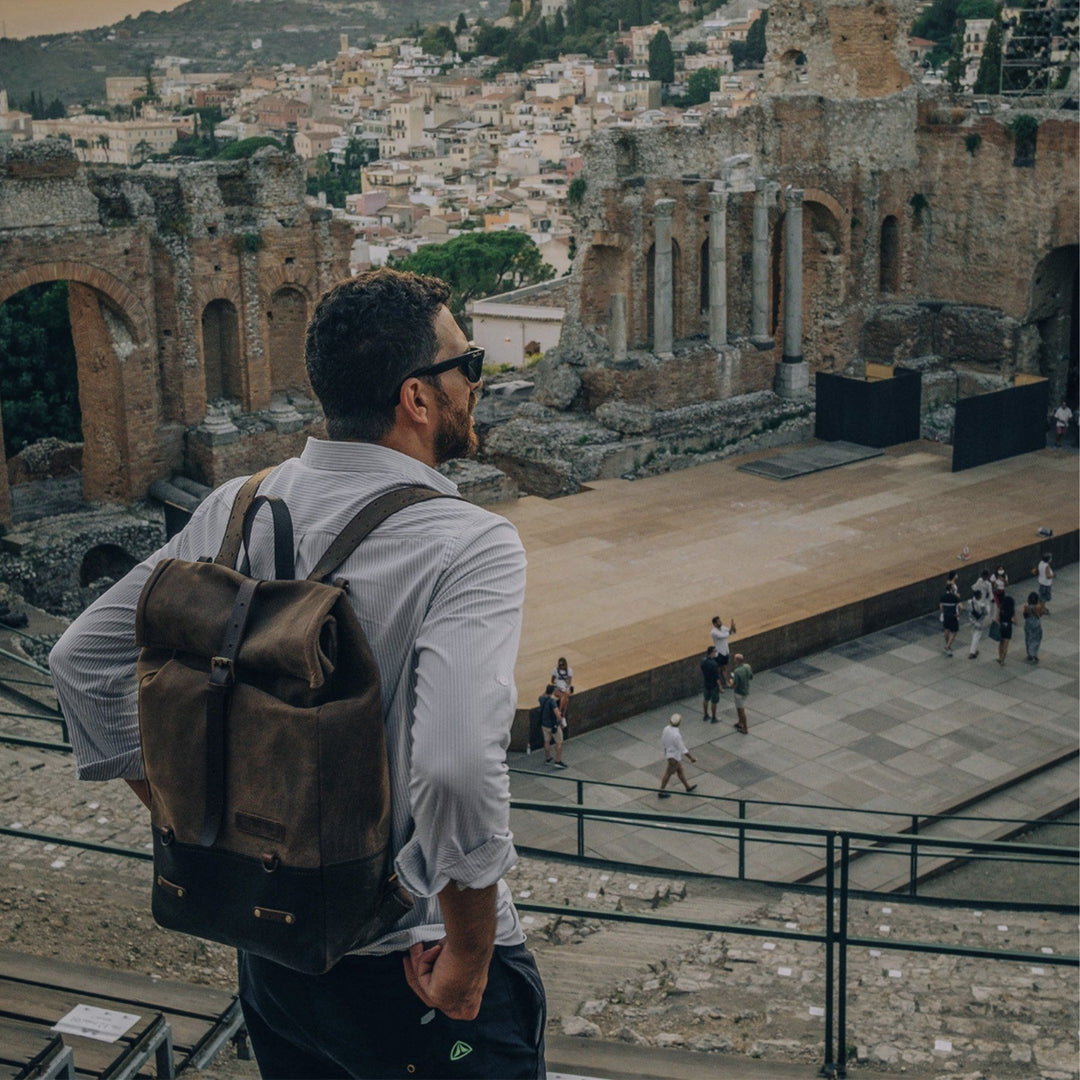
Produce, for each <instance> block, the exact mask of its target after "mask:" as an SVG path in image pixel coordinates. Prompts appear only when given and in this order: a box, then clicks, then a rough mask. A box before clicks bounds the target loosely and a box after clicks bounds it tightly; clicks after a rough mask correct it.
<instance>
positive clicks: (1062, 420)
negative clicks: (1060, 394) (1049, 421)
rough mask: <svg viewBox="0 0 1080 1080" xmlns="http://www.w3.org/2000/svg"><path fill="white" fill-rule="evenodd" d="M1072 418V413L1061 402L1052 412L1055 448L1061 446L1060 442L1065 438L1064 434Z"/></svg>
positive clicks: (1063, 402)
mask: <svg viewBox="0 0 1080 1080" xmlns="http://www.w3.org/2000/svg"><path fill="white" fill-rule="evenodd" d="M1072 418H1073V411H1072V409H1070V408H1069V406H1068V405H1067V404H1066V403H1065V401H1064V400H1062V402H1061V404H1060V405H1059V406H1058V407H1057V408H1056V409H1055V410H1054V427H1055V429H1056V438H1055V439H1054V445H1055V446H1061V440H1062V439H1063V438H1064V437H1065V432H1067V431H1068V430H1069V424H1070V423H1071V421H1072Z"/></svg>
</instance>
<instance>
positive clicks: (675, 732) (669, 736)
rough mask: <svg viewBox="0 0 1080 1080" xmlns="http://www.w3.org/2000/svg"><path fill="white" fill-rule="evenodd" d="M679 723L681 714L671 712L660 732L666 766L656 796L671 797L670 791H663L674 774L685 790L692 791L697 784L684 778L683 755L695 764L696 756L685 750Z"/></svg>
mask: <svg viewBox="0 0 1080 1080" xmlns="http://www.w3.org/2000/svg"><path fill="white" fill-rule="evenodd" d="M681 723H682V714H681V713H672V714H671V719H670V720H669V721H668V724H667V727H665V728H664V730H663V731H662V732H661V733H660V745H661V746H662V747H663V749H664V757H665V758H666V759H667V767H666V768H665V769H664V775H663V777H662V778H661V780H660V790H659V791H658V792H657V798H660V799H670V798H671V792H670V791H665V790H664V788H666V787H667V782H668V781H669V780H670V779H671V778H672V777H673V776H676V775H677V776H678V777H679V779H680V780H681V781H682V785H683V787H684V788H686V790H687V791H693V790H694V789H695V788H696V787H697V784H691V783H690V781H689V780H687V779H686V770H685V769H684V768H683V763H682V759H683V758H684V757H685V758H686V759H687V760H688V761H690V762H691V764H695V765H696V764H697V758H695V757H694V755H693V754H691V753H690V751H689V750H687V748H686V743H684V742H683V737H682V732H681V731H679V725H680V724H681Z"/></svg>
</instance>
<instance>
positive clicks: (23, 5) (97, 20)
mask: <svg viewBox="0 0 1080 1080" xmlns="http://www.w3.org/2000/svg"><path fill="white" fill-rule="evenodd" d="M183 2H184V0H0V22H3V23H4V29H5V30H6V31H7V36H8V37H12V38H21V37H33V36H34V35H35V34H61V33H65V32H67V31H71V30H90V29H93V28H94V27H97V26H108V25H109V24H110V23H114V22H118V21H119V20H120V19H122V18H124V16H125V15H138V14H139V13H140V12H143V11H171V10H172V9H173V8H175V7H179V6H180V5H181V4H182V3H183Z"/></svg>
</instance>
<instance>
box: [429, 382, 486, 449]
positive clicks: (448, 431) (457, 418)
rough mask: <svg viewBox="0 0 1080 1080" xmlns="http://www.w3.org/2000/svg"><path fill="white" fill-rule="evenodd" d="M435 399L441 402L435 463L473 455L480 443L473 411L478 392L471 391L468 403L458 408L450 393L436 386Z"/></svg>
mask: <svg viewBox="0 0 1080 1080" xmlns="http://www.w3.org/2000/svg"><path fill="white" fill-rule="evenodd" d="M435 399H436V400H437V401H438V403H439V413H440V418H439V430H438V431H437V432H436V433H435V447H434V450H435V463H436V464H437V465H441V464H442V463H443V462H444V461H451V460H452V459H454V458H463V457H472V456H473V455H474V454H475V453H476V451H477V448H478V447H479V445H480V441H479V440H478V439H477V437H476V431H475V429H474V428H473V422H472V411H473V408H474V407H475V405H476V392H475V391H471V392H470V393H469V403H468V405H467V406H466V407H465V408H463V409H461V408H456V407H455V406H454V403H453V402H452V401H451V400H450V395H449V394H447V393H446V392H445V391H444V390H442V389H441V388H440V387H435Z"/></svg>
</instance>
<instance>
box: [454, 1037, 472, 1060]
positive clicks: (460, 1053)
mask: <svg viewBox="0 0 1080 1080" xmlns="http://www.w3.org/2000/svg"><path fill="white" fill-rule="evenodd" d="M471 1053H472V1047H471V1046H470V1045H469V1044H468V1043H463V1042H461V1041H460V1040H458V1042H456V1043H454V1045H453V1046H451V1047H450V1060H451V1061H460V1060H461V1059H462V1058H463V1057H465V1056H466V1055H467V1054H471Z"/></svg>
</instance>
